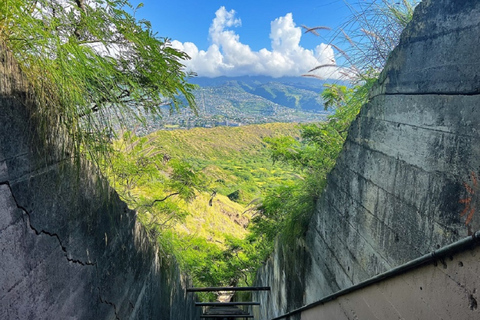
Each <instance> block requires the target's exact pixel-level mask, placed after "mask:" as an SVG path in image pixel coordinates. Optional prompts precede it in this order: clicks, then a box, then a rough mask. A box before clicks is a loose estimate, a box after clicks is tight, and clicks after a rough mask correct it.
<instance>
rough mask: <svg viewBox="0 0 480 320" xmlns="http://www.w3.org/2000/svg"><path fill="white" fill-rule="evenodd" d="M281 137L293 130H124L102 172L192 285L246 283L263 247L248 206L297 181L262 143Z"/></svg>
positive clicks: (293, 134)
mask: <svg viewBox="0 0 480 320" xmlns="http://www.w3.org/2000/svg"><path fill="white" fill-rule="evenodd" d="M283 135H288V136H290V137H292V139H294V137H296V138H298V137H299V130H298V128H297V127H296V125H295V124H281V123H274V124H265V125H251V126H242V127H235V128H232V127H217V128H212V129H202V128H196V129H192V130H176V131H157V132H155V133H152V134H150V135H148V136H145V137H137V136H135V135H133V134H132V133H130V132H126V133H124V134H123V136H122V138H121V139H119V140H117V141H115V143H114V149H115V150H116V152H114V153H113V156H112V157H111V158H110V159H109V161H108V165H105V166H104V168H105V169H104V172H105V174H106V175H107V176H108V177H109V179H110V181H111V184H112V185H113V186H114V187H115V188H116V190H117V191H118V192H119V194H120V195H121V197H122V198H123V199H124V200H125V201H126V202H127V203H128V204H129V206H130V207H131V208H133V209H136V210H137V211H138V213H139V219H140V220H141V221H142V223H143V224H144V225H145V226H147V229H148V230H149V234H150V236H151V238H152V239H155V240H156V241H157V242H158V243H159V244H160V248H161V249H162V250H164V252H165V254H174V255H175V256H176V257H177V260H178V261H179V262H180V264H181V266H182V267H183V269H184V270H185V271H187V272H188V273H189V274H190V275H191V276H192V277H193V279H194V283H195V285H197V286H218V285H234V284H238V283H244V284H251V283H250V281H251V279H252V274H253V272H254V271H255V270H256V269H257V267H258V266H259V265H260V264H261V263H262V262H263V261H264V259H265V257H266V255H267V254H268V253H269V252H270V251H268V250H267V249H268V248H266V247H265V246H264V244H263V243H261V242H258V241H256V239H255V236H254V235H252V234H251V232H250V229H249V228H250V227H251V224H250V223H249V221H250V219H251V216H252V213H253V211H252V210H250V209H251V208H252V207H248V205H249V204H252V205H254V204H256V203H258V202H259V201H260V198H261V197H262V196H263V194H264V193H265V192H273V190H275V189H276V188H277V187H279V186H281V185H284V184H288V183H290V182H289V181H292V180H295V179H297V178H296V177H295V175H294V174H293V173H292V171H291V170H289V169H288V168H283V167H282V166H280V164H279V163H277V164H274V163H272V161H271V159H270V154H269V152H268V150H267V144H266V143H265V142H264V140H263V139H265V138H274V137H278V136H283ZM253 208H254V207H253ZM209 298H213V297H209Z"/></svg>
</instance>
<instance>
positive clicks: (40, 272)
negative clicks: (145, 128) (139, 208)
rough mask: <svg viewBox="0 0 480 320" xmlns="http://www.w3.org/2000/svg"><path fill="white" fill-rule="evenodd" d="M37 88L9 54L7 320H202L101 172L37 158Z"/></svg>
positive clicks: (0, 116) (0, 259)
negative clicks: (33, 119) (31, 90)
mask: <svg viewBox="0 0 480 320" xmlns="http://www.w3.org/2000/svg"><path fill="white" fill-rule="evenodd" d="M28 88H29V87H28V84H27V83H26V81H25V79H24V77H23V76H22V74H21V72H20V71H19V69H18V66H17V65H16V64H15V62H14V61H13V60H12V57H11V55H10V54H8V52H6V51H5V50H4V48H3V47H2V48H0V319H6V320H13V319H19V320H24V319H88V320H91V319H145V320H151V319H175V320H176V319H196V318H197V314H196V313H195V310H194V303H193V301H192V296H191V295H190V296H187V295H186V293H185V287H186V285H187V283H186V279H184V278H183V276H182V275H181V274H180V273H179V271H178V268H177V267H176V265H175V263H174V261H172V260H171V259H170V260H169V259H165V258H162V257H161V256H160V255H158V253H157V249H156V248H155V247H154V246H152V245H151V243H149V241H148V239H147V235H146V234H145V231H144V230H143V228H142V227H141V226H140V225H139V224H138V222H137V220H136V217H135V212H133V211H131V210H129V209H128V208H127V207H126V205H125V204H124V203H123V202H121V201H120V200H119V198H118V196H117V195H116V194H115V193H114V192H113V191H112V190H111V189H109V188H108V186H107V185H106V184H105V183H104V182H103V181H101V179H98V178H97V177H96V176H95V175H94V174H93V173H92V172H91V170H90V171H89V170H88V169H86V168H77V167H74V166H72V165H71V163H70V162H69V161H65V160H64V161H58V160H52V159H51V157H46V159H48V160H44V159H43V158H42V157H39V154H38V153H36V152H32V150H33V149H35V148H36V149H38V147H39V143H40V142H39V141H36V137H35V126H33V127H32V125H31V123H30V119H31V116H30V114H29V110H32V108H29V104H30V103H31V101H30V100H29V96H30V93H29V89H28ZM30 107H31V106H30ZM40 149H41V148H40ZM40 154H43V155H45V151H44V152H43V153H42V152H41V153H40Z"/></svg>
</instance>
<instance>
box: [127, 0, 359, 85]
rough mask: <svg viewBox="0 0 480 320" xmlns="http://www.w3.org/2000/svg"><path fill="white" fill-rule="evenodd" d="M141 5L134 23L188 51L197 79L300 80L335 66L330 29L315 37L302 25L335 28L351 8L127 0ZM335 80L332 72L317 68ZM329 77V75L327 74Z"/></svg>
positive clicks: (338, 0) (339, 0)
mask: <svg viewBox="0 0 480 320" xmlns="http://www.w3.org/2000/svg"><path fill="white" fill-rule="evenodd" d="M139 2H143V3H144V7H143V8H141V9H139V11H138V12H137V13H136V17H137V18H138V19H142V18H145V19H147V20H149V21H151V22H152V26H153V29H154V30H155V31H157V32H158V35H159V36H165V37H169V38H170V39H172V40H173V45H174V46H175V47H176V48H178V49H181V50H184V51H185V52H187V53H188V54H189V55H190V56H191V57H192V61H188V62H186V63H185V64H186V65H187V68H188V69H189V70H191V71H194V72H197V73H198V74H199V76H209V77H214V76H222V75H226V76H238V75H269V76H274V77H279V76H299V75H301V74H303V73H305V72H306V71H308V70H309V69H310V68H313V67H315V66H316V65H318V64H324V63H325V64H327V63H328V64H331V63H335V60H336V58H335V52H334V50H333V49H332V48H331V47H330V46H328V45H326V44H328V41H329V39H330V38H331V37H332V35H333V31H331V32H329V31H320V35H321V36H320V37H316V36H314V35H312V34H303V30H302V29H301V28H300V26H301V25H306V26H309V27H313V26H328V27H331V28H332V29H335V28H336V27H338V26H339V25H340V24H341V23H343V22H345V20H346V19H348V17H349V14H350V10H349V9H348V7H347V5H346V4H345V2H344V0H324V1H322V0H317V1H311V0H309V1H306V0H296V1H295V0H292V1H286V0H276V1H274V0H257V1H252V0H243V1H242V0H223V1H220V0H196V1H194V0H183V1H171V0H170V1H163V0H160V1H159V0H144V1H137V0H135V1H132V4H134V5H136V4H138V3H139ZM322 72H323V73H324V74H323V75H322V76H325V77H336V76H338V75H336V74H335V70H334V69H333V68H326V69H324V70H322ZM327 73H328V74H327Z"/></svg>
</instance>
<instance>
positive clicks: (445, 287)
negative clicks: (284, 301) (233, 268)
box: [300, 246, 480, 320]
mask: <svg viewBox="0 0 480 320" xmlns="http://www.w3.org/2000/svg"><path fill="white" fill-rule="evenodd" d="M479 261H480V247H478V246H477V247H476V248H475V249H472V250H467V251H464V252H462V253H459V254H457V255H455V256H452V257H449V258H447V259H444V260H442V261H441V262H439V263H431V264H429V265H426V266H423V267H422V268H419V269H415V270H413V271H411V272H409V273H407V274H404V275H401V276H397V277H394V278H390V279H388V280H386V281H383V282H380V283H377V284H374V285H371V286H369V287H367V288H364V289H362V290H359V291H354V292H351V293H349V294H346V295H343V296H340V297H338V298H337V299H335V300H332V301H329V302H326V303H325V304H321V305H319V306H316V307H314V308H311V309H308V310H305V311H303V312H301V315H300V319H301V320H318V319H328V320H347V319H382V320H393V319H444V320H450V319H462V320H469V319H471V320H474V319H479V318H480V309H479V308H478V300H477V299H478V295H477V294H476V292H477V291H478V290H479V289H480V278H479V276H478V275H479V273H480V263H479Z"/></svg>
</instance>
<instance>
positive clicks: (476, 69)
mask: <svg viewBox="0 0 480 320" xmlns="http://www.w3.org/2000/svg"><path fill="white" fill-rule="evenodd" d="M479 37H480V2H479V1H477V0H464V1H455V0H435V1H433V0H425V1H423V2H422V3H421V4H420V5H419V6H418V7H417V8H416V10H415V14H414V18H413V21H412V22H411V23H410V24H409V25H408V26H407V28H406V30H405V31H404V32H403V34H402V37H401V41H400V44H399V45H398V47H397V48H396V49H395V50H394V51H393V52H392V54H391V56H390V57H389V59H388V62H387V65H386V67H385V69H384V71H383V72H382V74H381V76H380V79H379V81H378V83H377V85H376V86H375V87H374V89H373V91H372V93H371V100H370V102H369V103H368V104H367V105H366V106H364V108H363V109H362V111H361V112H360V114H359V116H358V118H357V119H356V121H355V122H354V123H353V124H352V127H351V129H350V131H349V135H348V138H347V141H346V143H345V145H344V149H343V151H342V153H341V155H340V157H339V159H338V161H337V164H336V166H335V168H334V170H333V171H332V172H331V174H330V175H329V177H328V184H327V187H326V189H325V190H324V192H323V195H322V196H321V198H320V199H319V201H318V203H317V209H316V212H315V214H314V216H313V218H312V220H311V222H310V225H309V230H308V232H307V235H306V238H305V240H300V239H299V240H298V243H297V244H296V245H295V246H293V247H292V248H277V250H276V251H275V253H274V255H273V256H272V257H271V258H270V259H269V261H268V262H267V264H266V266H265V267H264V268H263V269H262V270H261V271H260V272H259V274H258V280H257V283H256V285H270V286H271V287H272V291H271V293H269V294H264V293H259V294H258V295H257V297H256V299H258V300H260V301H261V302H262V305H264V306H266V307H265V308H262V309H260V311H259V314H258V315H257V316H259V318H261V319H270V318H272V317H275V316H278V315H280V314H284V313H285V312H286V311H289V310H292V309H295V308H298V307H300V306H302V305H304V304H308V303H311V302H314V301H317V300H320V299H321V298H322V297H324V296H326V295H329V294H331V293H333V292H336V291H338V290H340V289H344V288H346V287H349V286H351V285H353V284H356V283H359V282H361V281H363V280H366V279H368V278H370V277H372V276H374V275H376V274H379V273H382V272H384V271H386V270H389V269H391V268H393V267H395V266H398V265H400V264H402V263H405V262H407V261H409V260H412V259H414V258H416V257H419V256H421V255H423V254H425V253H428V252H430V251H432V250H434V249H436V248H438V247H441V246H444V245H446V244H449V243H452V242H454V241H456V240H458V239H460V238H463V237H465V236H467V235H469V234H471V233H472V232H473V231H475V230H478V229H479V227H480V214H479V213H478V208H479V207H480V196H479V194H480V193H479V192H480V190H479V183H480V182H479V179H480V178H479V177H480V144H479V143H478V142H479V134H480V108H479V106H480V41H479ZM293 257H296V258H293ZM477 280H478V275H477V276H476V279H472V281H477ZM458 290H459V292H464V293H465V295H464V296H465V297H468V296H469V295H474V296H475V295H478V293H475V292H466V291H465V290H467V291H468V289H465V288H458ZM476 299H478V297H476Z"/></svg>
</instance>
